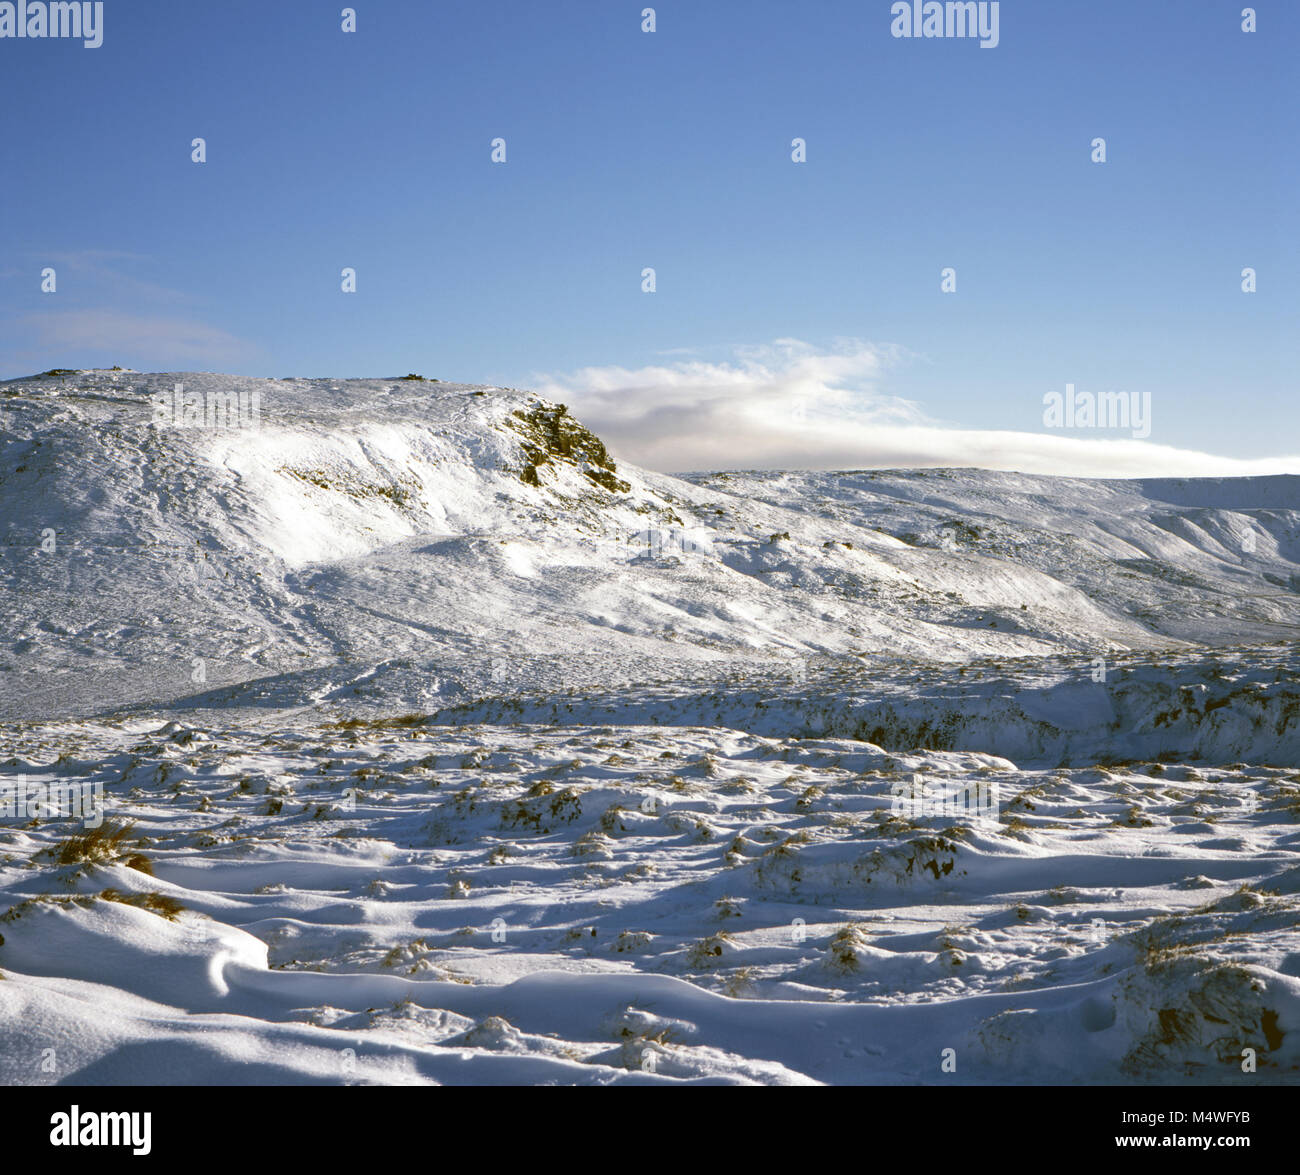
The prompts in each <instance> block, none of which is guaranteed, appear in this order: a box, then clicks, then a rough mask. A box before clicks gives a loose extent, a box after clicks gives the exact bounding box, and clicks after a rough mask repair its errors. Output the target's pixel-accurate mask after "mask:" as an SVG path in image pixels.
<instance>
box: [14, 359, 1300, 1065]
mask: <svg viewBox="0 0 1300 1175" xmlns="http://www.w3.org/2000/svg"><path fill="white" fill-rule="evenodd" d="M178 384H180V385H182V387H183V389H184V394H183V395H178V394H177V393H176V391H175V389H176V386H177V385H178ZM189 396H193V397H194V398H195V402H196V403H201V404H202V405H203V406H204V413H203V415H202V418H201V419H199V420H190V421H188V422H187V421H186V420H185V419H184V404H185V403H186V402H188V400H187V397H189ZM214 404H215V405H216V406H217V408H218V410H219V411H220V410H221V409H222V408H223V406H226V407H228V406H229V405H232V404H233V405H235V406H236V407H237V408H238V407H239V406H248V405H255V406H256V409H257V411H256V417H255V419H254V420H252V421H250V420H248V419H241V420H239V421H236V422H235V425H236V426H233V427H232V426H230V422H229V421H226V422H222V421H217V422H216V426H215V427H214V426H213V421H212V420H211V416H210V413H209V412H208V409H209V408H210V407H211V406H212V405H214ZM160 406H161V418H160ZM178 406H179V407H178ZM186 424H188V425H189V426H188V427H183V426H184V425H186ZM239 425H243V427H240V426H239ZM0 537H2V540H3V545H2V546H0V633H2V641H0V797H7V798H4V800H3V803H2V804H0V940H2V941H0V1082H4V1083H8V1084H31V1085H39V1084H55V1083H59V1082H67V1083H75V1084H106V1085H107V1084H119V1083H122V1084H136V1083H140V1084H144V1083H166V1084H253V1085H256V1084H276V1083H328V1084H343V1083H351V1084H433V1083H445V1084H502V1083H527V1084H562V1085H569V1084H594V1085H605V1084H619V1083H632V1084H638V1083H639V1084H653V1083H679V1084H682V1083H686V1084H690V1083H693V1084H776V1085H789V1084H870V1083H888V1084H911V1085H928V1084H941V1083H942V1084H952V1083H957V1084H983V1083H998V1084H1028V1083H1035V1084H1042V1083H1065V1084H1069V1083H1079V1084H1134V1085H1140V1084H1147V1083H1160V1084H1167V1083H1192V1084H1215V1085H1236V1084H1244V1085H1250V1084H1260V1083H1264V1084H1267V1083H1294V1082H1296V1081H1297V1078H1298V1077H1300V926H1298V922H1300V724H1298V722H1297V713H1298V712H1300V685H1298V684H1297V671H1298V670H1300V657H1298V656H1297V652H1296V644H1295V641H1296V635H1297V633H1298V632H1300V478H1292V477H1270V478H1241V479H1196V480H1182V481H1179V480H1169V479H1152V480H1133V481H1106V480H1082V479H1069V478H1050V477H1039V476H1024V475H1019V474H1011V473H995V472H985V471H976V470H965V469H925V470H911V471H876V472H840V473H825V472H749V473H745V472H716V473H710V474H702V475H692V476H680V477H673V476H667V475H663V474H656V473H650V472H646V471H643V470H640V469H637V468H634V467H632V466H629V465H627V464H625V463H623V462H622V461H619V460H617V459H616V457H615V456H613V455H611V454H610V453H609V452H608V451H607V450H606V448H605V446H604V445H603V444H602V443H601V442H600V440H599V439H598V438H597V437H596V436H594V435H592V433H590V432H589V431H587V430H586V429H585V428H584V427H583V426H582V425H581V424H580V423H579V422H578V421H577V420H575V419H574V418H573V416H572V415H570V414H569V413H568V412H567V410H565V409H564V408H562V407H561V406H560V405H558V404H553V403H549V402H546V401H544V400H540V399H538V398H537V397H536V396H534V395H532V394H530V393H527V392H522V391H515V390H512V389H503V388H495V387H471V386H463V385H454V384H445V383H439V382H437V381H432V380H420V379H414V378H411V379H387V380H330V379H285V380H252V379H243V378H236V377H229V376H216V375H203V374H194V373H171V374H159V375H142V374H139V373H136V372H131V371H117V370H114V371H75V372H74V371H62V372H54V373H47V374H46V375H45V376H40V377H33V378H30V379H20V380H11V381H8V382H5V383H0ZM71 794H76V795H79V796H80V797H81V798H83V799H84V798H85V797H86V796H87V795H89V796H92V797H98V800H97V802H98V803H99V804H100V806H101V807H102V811H101V810H97V811H96V812H95V813H94V814H93V817H92V818H87V815H86V813H85V812H84V811H82V812H80V814H79V815H77V816H76V818H74V814H73V813H70V812H68V811H64V810H61V807H60V804H61V797H65V796H67V795H71ZM953 794H958V795H965V796H967V797H969V796H970V795H972V794H974V795H977V796H981V797H986V798H987V797H990V796H992V797H995V798H996V802H995V804H994V805H993V807H992V808H990V807H988V806H985V807H981V808H979V809H978V810H976V809H971V808H963V807H960V806H958V807H956V808H953V807H952V806H951V805H949V806H945V805H944V804H943V803H938V804H927V803H918V802H916V801H917V797H918V795H920V796H930V797H933V796H935V795H939V796H951V795H953Z"/></svg>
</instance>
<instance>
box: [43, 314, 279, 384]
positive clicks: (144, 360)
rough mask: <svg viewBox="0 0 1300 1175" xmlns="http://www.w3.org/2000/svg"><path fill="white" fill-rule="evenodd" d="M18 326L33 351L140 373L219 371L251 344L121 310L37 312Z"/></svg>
mask: <svg viewBox="0 0 1300 1175" xmlns="http://www.w3.org/2000/svg"><path fill="white" fill-rule="evenodd" d="M18 325H19V330H20V333H23V334H25V335H26V336H27V341H28V342H29V344H31V345H33V346H34V347H35V348H36V349H38V350H39V351H45V352H47V353H54V354H63V355H66V354H69V353H72V352H78V353H80V352H85V351H95V352H101V353H103V354H105V355H107V356H113V357H116V359H115V361H116V362H120V363H123V365H124V366H130V367H140V368H142V369H144V370H164V369H166V368H168V367H173V366H186V365H199V366H204V367H220V366H221V365H223V364H228V363H229V364H233V363H238V362H241V361H243V360H245V359H247V358H249V357H251V356H253V355H254V354H255V348H253V347H252V346H251V344H249V343H247V342H245V341H244V340H242V339H240V338H237V337H236V336H235V335H232V334H230V333H229V332H227V331H224V330H221V329H219V328H218V327H213V326H208V325H207V324H206V323H202V322H197V321H194V320H191V319H183V318H172V317H166V316H157V315H145V314H133V313H131V312H129V311H121V310H44V311H37V312H34V313H31V314H26V315H23V316H21V317H20V318H19V320H18Z"/></svg>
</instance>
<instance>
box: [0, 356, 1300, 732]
mask: <svg viewBox="0 0 1300 1175" xmlns="http://www.w3.org/2000/svg"><path fill="white" fill-rule="evenodd" d="M177 383H181V384H183V387H184V390H185V392H186V393H187V394H188V395H190V396H192V397H194V396H197V397H198V398H199V402H200V404H201V405H210V404H212V403H213V402H214V401H216V402H217V403H219V404H220V403H244V404H251V402H252V401H251V397H252V395H253V394H254V393H255V394H256V395H257V397H258V402H259V413H258V419H257V422H256V427H247V428H232V427H215V428H206V427H187V428H179V427H173V424H174V420H173V418H172V417H171V416H170V415H169V417H168V419H167V420H166V421H164V422H163V423H162V424H161V425H160V423H159V422H158V421H157V420H156V419H155V407H154V405H155V403H156V402H161V403H163V404H164V405H166V407H167V409H168V412H169V413H171V410H172V409H173V408H175V406H176V405H175V403H174V400H173V397H172V389H173V388H174V386H175V385H176V384H177ZM240 396H242V397H244V399H243V400H242V401H240V400H238V399H237V398H238V397H240ZM232 397H233V399H232ZM159 398H161V401H159ZM1298 521H1300V480H1297V479H1293V478H1267V479H1242V480H1238V481H1234V482H1223V481H1218V482H1216V481H1205V482H1187V483H1169V482H1113V481H1112V482H1085V481H1078V480H1068V479H1051V478H1042V477H1026V476H1017V475H1009V474H996V473H986V472H980V471H973V470H934V471H925V472H902V473H889V472H883V473H853V474H842V475H840V474H742V473H730V474H728V473H719V474H713V475H708V476H700V477H694V478H689V479H687V478H674V477H668V476H664V475H659V474H654V473H649V472H646V471H644V470H639V469H636V468H634V467H631V466H627V465H624V464H623V463H621V462H617V461H616V460H615V459H614V458H613V457H611V456H610V454H608V453H607V452H606V450H605V447H604V446H603V445H602V444H601V442H600V441H599V439H598V438H596V437H594V436H592V435H591V434H590V433H588V432H587V431H586V430H585V429H583V428H582V426H581V424H580V423H579V422H577V421H575V420H574V419H573V418H572V417H571V416H570V415H569V414H568V413H567V411H566V410H564V409H563V408H562V407H561V406H559V405H554V404H549V403H546V402H544V401H541V400H539V399H538V398H537V397H536V396H533V395H531V394H529V393H526V392H519V391H514V390H509V389H501V388H486V387H471V386H466V385H455V384H442V383H438V382H434V381H416V380H397V379H393V380H328V379H292V380H250V379H242V378H236V377H227V376H215V375H202V374H195V373H171V374H159V375H140V374H137V373H134V372H121V371H112V372H108V371H92V372H73V373H66V374H61V375H53V376H45V377H34V378H31V379H23V380H11V381H9V382H7V383H4V384H2V385H0V544H2V545H0V623H3V625H4V630H5V632H6V634H7V639H6V641H5V646H4V650H3V653H0V658H2V661H0V668H2V669H3V681H4V687H3V695H2V696H0V715H7V716H9V717H11V718H15V717H24V716H35V715H40V714H46V713H49V712H51V711H56V712H60V713H74V712H75V713H91V712H101V711H104V710H111V709H115V708H118V707H120V706H123V705H130V704H167V703H170V702H173V701H176V700H177V699H184V698H187V697H191V696H194V695H202V694H207V693H210V692H211V691H212V690H214V689H223V690H227V691H229V690H231V689H233V688H235V687H238V686H240V685H241V683H255V682H258V683H262V684H260V685H257V686H253V685H251V684H250V685H249V686H248V688H246V689H244V690H243V691H237V694H238V696H240V697H252V696H255V695H256V696H258V697H261V698H263V699H265V698H266V697H273V698H274V699H275V700H276V704H280V705H285V706H297V705H311V704H314V703H315V702H317V701H320V700H321V699H327V700H329V699H332V700H334V701H338V700H340V699H342V698H345V697H346V696H347V695H348V692H349V690H350V689H351V688H352V684H353V683H355V682H356V681H358V680H363V681H371V682H372V692H373V682H374V681H375V680H376V679H377V678H383V677H385V676H386V674H387V673H388V671H389V670H390V669H392V668H394V667H396V668H398V669H400V670H401V671H402V674H400V675H399V676H402V680H403V685H402V687H401V691H399V694H398V695H396V696H394V698H393V699H392V701H393V704H394V705H418V704H421V702H422V701H423V702H424V703H425V704H428V703H429V702H430V701H431V700H434V699H436V698H439V697H441V698H446V697H454V696H459V695H461V694H463V693H464V692H466V691H469V692H474V691H475V690H477V689H478V688H479V686H480V685H481V684H482V682H484V681H485V680H486V681H491V680H493V674H495V675H496V679H497V680H499V679H500V677H501V674H502V668H501V667H502V664H503V663H504V664H505V665H507V666H508V667H510V668H509V671H510V672H511V673H512V674H517V673H518V672H520V671H521V670H520V668H519V667H520V666H522V665H524V664H525V663H529V664H540V663H541V662H543V661H546V662H547V663H548V664H551V665H552V671H553V672H555V673H558V674H559V675H560V676H561V677H563V678H564V679H565V680H568V681H587V682H600V681H605V680H608V679H609V678H610V675H611V674H613V675H614V677H615V678H616V679H617V680H626V679H629V677H630V679H632V680H637V679H640V678H641V677H649V676H653V675H654V673H656V672H659V670H657V669H656V668H655V666H663V665H665V664H667V665H671V666H674V667H676V668H675V669H674V672H676V671H677V670H680V671H681V672H686V673H690V672H695V671H703V672H704V673H705V674H706V675H707V674H709V673H712V672H713V671H714V670H711V669H709V668H708V666H710V665H712V666H714V667H715V669H716V667H718V666H719V665H720V664H725V665H733V664H736V663H737V662H738V661H742V662H745V663H755V664H756V665H758V664H764V663H772V662H773V661H776V662H783V661H784V662H788V661H789V659H790V658H807V657H839V656H843V655H846V654H851V655H854V656H856V657H864V656H865V657H886V658H892V659H898V658H901V659H907V660H914V661H921V662H939V663H956V662H964V661H968V660H971V659H976V658H993V659H999V660H1001V659H1010V658H1023V657H1039V656H1043V655H1049V654H1058V653H1079V654H1082V653H1095V654H1107V653H1123V652H1126V651H1135V650H1143V649H1150V650H1157V649H1166V648H1178V647H1183V648H1186V647H1189V646H1192V645H1211V646H1213V645H1227V644H1241V643H1247V642H1261V641H1268V640H1277V639H1289V638H1290V637H1291V636H1292V635H1293V634H1294V632H1295V631H1296V628H1297V625H1298V624H1300V595H1298V594H1297V593H1296V591H1295V590H1293V579H1292V577H1293V576H1294V575H1295V574H1296V572H1297V566H1296V560H1297V559H1300V543H1297V541H1296V535H1297V534H1298V533H1300V531H1298V530H1297V523H1298ZM51 532H52V539H53V542H52V543H51ZM51 547H52V549H51ZM548 659H549V660H548ZM561 666H562V668H559V667H561ZM692 666H694V667H695V668H694V669H692ZM413 679H415V680H419V681H422V682H423V683H424V685H417V686H415V687H414V693H412V692H411V687H410V681H411V680H413ZM394 680H396V679H394ZM431 683H437V684H436V688H434V685H433V684H431ZM421 691H423V692H421ZM431 691H432V692H431ZM237 694H236V693H229V694H228V696H229V697H230V698H231V699H232V700H234V699H235V697H236V696H237Z"/></svg>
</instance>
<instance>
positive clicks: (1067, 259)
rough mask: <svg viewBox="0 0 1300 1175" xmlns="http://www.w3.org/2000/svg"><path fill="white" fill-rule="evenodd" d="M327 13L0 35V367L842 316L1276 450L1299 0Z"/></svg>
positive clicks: (992, 424) (317, 369) (1293, 234)
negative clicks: (953, 273)
mask: <svg viewBox="0 0 1300 1175" xmlns="http://www.w3.org/2000/svg"><path fill="white" fill-rule="evenodd" d="M342 7H343V5H342V4H340V3H336V2H333V0H331V2H323V0H321V2H318V0H294V2H288V0H286V2H281V3H274V4H272V3H266V2H264V0H223V2H221V3H203V2H200V0H186V2H184V3H180V2H174V0H167V2H164V0H107V3H106V4H105V14H104V25H105V28H104V43H103V46H102V47H101V48H99V49H85V48H83V47H82V46H81V45H80V44H74V43H69V42H66V41H56V40H46V41H34V40H10V39H5V40H0V105H2V108H3V110H4V115H3V119H4V134H3V138H2V140H0V163H2V164H3V167H2V169H0V172H2V176H0V193H2V194H0V376H3V377H6V378H7V377H11V376H17V375H23V374H28V373H30V372H33V371H36V370H40V369H42V368H45V367H50V366H54V365H60V366H68V367H83V366H85V367H89V366H108V365H111V364H113V363H121V364H123V365H126V366H130V367H136V368H141V369H149V370H175V369H192V368H197V369H204V370H226V371H233V372H237V373H242V374H250V375H254V374H255V375H272V376H285V375H334V376H353V375H355V376H360V375H393V374H402V373H405V372H407V371H420V372H423V373H424V374H426V375H431V376H439V377H441V378H443V379H454V380H465V381H471V382H491V383H502V384H507V385H511V386H528V385H529V384H530V383H533V382H536V379H537V376H538V373H557V372H571V371H574V370H576V369H578V368H584V367H589V366H595V367H601V366H606V365H619V366H622V367H627V368H633V369H635V368H641V367H644V366H646V365H650V364H655V363H661V362H665V361H666V360H665V356H666V355H671V353H675V352H677V351H678V350H679V349H689V350H690V351H691V352H692V353H693V354H695V355H699V356H703V357H706V358H717V357H719V356H723V355H725V354H727V353H728V352H729V349H730V348H732V347H735V346H754V345H760V344H764V343H770V342H771V341H772V340H776V339H781V338H787V337H793V338H798V339H801V340H804V341H805V342H807V343H810V344H812V345H814V346H819V345H827V346H829V345H830V344H831V342H832V341H833V340H834V339H836V338H846V337H847V338H853V339H862V340H870V341H872V342H873V343H876V344H879V345H895V346H897V347H900V348H903V349H905V351H906V353H907V354H908V356H909V358H908V359H907V360H906V361H905V362H901V363H899V364H897V365H895V366H894V367H893V368H891V370H890V372H889V374H888V376H887V378H886V379H885V380H884V382H883V385H882V390H883V391H885V392H887V393H888V394H890V395H896V396H901V397H904V398H906V399H909V400H913V401H917V402H918V403H919V404H920V405H921V406H922V407H923V409H924V410H925V412H926V413H927V414H929V415H931V416H933V417H935V418H939V419H942V420H945V421H948V422H952V423H953V424H955V425H960V426H963V427H965V428H977V429H983V428H1005V429H1026V428H1036V427H1038V422H1037V421H1035V420H1033V419H1030V414H1029V413H1027V410H1026V405H1027V404H1030V405H1032V404H1034V403H1037V402H1038V401H1039V400H1040V399H1041V395H1042V393H1043V392H1045V391H1048V390H1051V389H1052V388H1060V387H1063V385H1064V383H1065V382H1066V381H1067V380H1072V381H1074V382H1076V383H1077V384H1078V385H1079V386H1080V387H1093V388H1096V389H1097V390H1102V389H1110V388H1123V389H1128V390H1134V391H1150V392H1151V393H1152V395H1153V397H1154V398H1155V399H1156V401H1157V403H1158V404H1160V405H1161V406H1162V409H1161V413H1160V428H1159V440H1160V441H1161V442H1162V443H1165V444H1171V445H1181V446H1186V447H1194V448H1200V449H1208V450H1210V451H1213V452H1214V453H1217V454H1222V455H1225V456H1239V457H1260V456H1268V455H1276V454H1282V453H1293V452H1296V451H1300V443H1298V442H1297V441H1296V439H1295V438H1296V434H1297V431H1298V430H1297V427H1296V426H1297V424H1300V397H1298V396H1297V391H1298V390H1300V389H1297V378H1296V374H1297V371H1298V370H1300V354H1298V351H1300V348H1298V347H1297V337H1300V331H1298V330H1297V326H1298V322H1297V311H1298V309H1300V297H1298V290H1297V271H1298V270H1300V248H1297V239H1298V235H1300V232H1298V229H1297V224H1298V217H1300V205H1298V204H1297V198H1296V194H1297V162H1296V148H1297V133H1296V132H1297V121H1298V116H1297V111H1298V110H1300V103H1298V102H1297V98H1298V96H1300V93H1298V91H1300V86H1298V85H1297V80H1296V79H1297V76H1298V73H1300V70H1298V69H1297V61H1298V60H1300V55H1298V52H1297V50H1298V49H1300V5H1297V4H1296V3H1294V2H1293V0H1264V2H1262V3H1259V4H1256V5H1255V7H1256V9H1257V10H1258V13H1259V23H1260V28H1259V31H1258V32H1257V33H1255V34H1245V33H1243V32H1242V31H1241V30H1240V20H1241V17H1240V12H1241V9H1242V7H1243V4H1241V3H1238V2H1236V0H1231V2H1223V0H1168V2H1163V3H1157V2H1154V0H1088V3H1081V2H1078V0H1003V3H1002V4H1001V9H1000V38H1001V40H1000V44H999V45H998V46H997V48H995V49H982V48H980V47H979V46H978V44H977V43H976V42H975V41H972V40H964V41H963V40H901V39H895V38H893V37H891V35H890V23H891V16H890V3H889V0H851V2H840V0H809V2H807V3H795V2H793V0H784V2H777V0H748V2H742V0H673V2H665V3H660V4H656V5H654V7H655V9H656V12H657V19H658V30H657V31H656V32H655V33H653V34H646V33H643V32H641V30H640V21H641V16H640V13H641V9H642V7H644V3H643V2H633V3H623V2H621V0H548V2H544V3H543V2H540V0H460V2H451V0H370V2H366V0H360V2H358V3H356V4H355V5H354V7H355V8H356V9H357V13H358V26H359V27H358V31H357V32H356V33H355V34H345V33H343V32H342V31H341V30H340V27H339V26H340V17H339V14H340V10H341V9H342ZM196 136H202V137H203V138H205V139H206V141H207V150H208V162H207V163H206V164H202V165H198V164H195V163H192V162H191V160H190V150H191V149H190V142H191V140H192V139H193V138H194V137H196ZM496 136H501V137H504V138H505V139H506V141H507V151H508V162H507V163H506V164H505V165H494V164H493V163H492V162H491V160H490V141H491V140H492V139H493V138H494V137H496ZM795 136H800V137H803V138H804V139H806V140H807V144H808V147H807V150H808V162H807V163H806V164H803V165H796V164H793V163H792V162H791V160H790V141H791V139H792V138H794V137H795ZM1094 136H1104V137H1105V138H1106V140H1107V144H1108V154H1109V162H1107V163H1106V164H1104V165H1096V164H1093V163H1092V162H1091V160H1090V142H1091V140H1092V139H1093V138H1094ZM47 265H50V266H53V267H54V268H55V269H56V270H57V273H58V291H57V293H55V294H52V295H51V294H42V293H41V291H40V280H41V279H40V271H41V269H42V268H43V267H45V266H47ZM344 266H353V267H355V268H356V270H357V275H358V279H357V280H358V292H357V293H356V294H355V295H344V294H343V293H341V292H340V289H339V283H340V270H341V269H342V268H343V267H344ZM645 266H653V267H654V268H655V269H656V271H657V276H658V291H657V292H656V293H655V294H654V295H648V294H644V293H642V292H641V288H640V285H641V279H640V274H641V270H642V268H643V267H645ZM944 266H953V267H955V268H956V270H957V274H958V290H957V293H956V294H955V295H951V296H948V295H944V294H941V293H940V290H939V274H940V270H941V269H942V268H943V267H944ZM1245 266H1254V267H1256V268H1257V269H1258V271H1259V278H1258V281H1259V292H1258V293H1257V294H1255V295H1253V296H1248V295H1244V294H1243V293H1242V292H1241V291H1240V280H1241V279H1240V272H1241V270H1242V268H1243V267H1245ZM1153 439H1154V438H1153Z"/></svg>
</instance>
